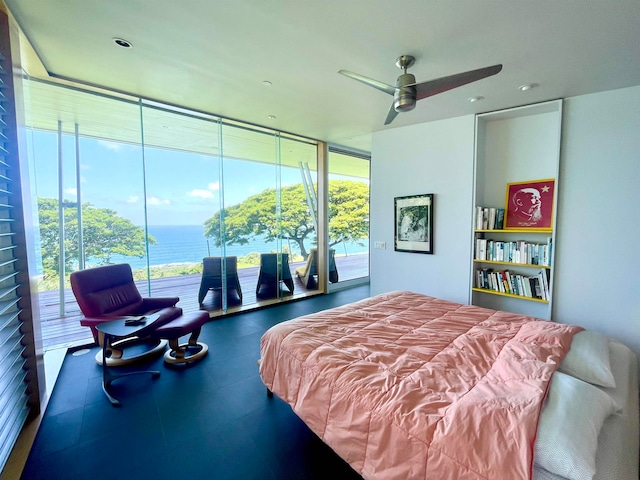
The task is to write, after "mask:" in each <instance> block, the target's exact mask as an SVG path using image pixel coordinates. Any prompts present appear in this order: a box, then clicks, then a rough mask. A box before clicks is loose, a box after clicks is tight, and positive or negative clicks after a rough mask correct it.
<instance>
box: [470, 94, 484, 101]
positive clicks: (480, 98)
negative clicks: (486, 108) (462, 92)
mask: <svg viewBox="0 0 640 480" xmlns="http://www.w3.org/2000/svg"><path fill="white" fill-rule="evenodd" d="M467 100H469V102H471V103H474V102H481V101H482V100H484V97H481V96H480V95H478V96H477V97H469V98H468V99H467Z"/></svg>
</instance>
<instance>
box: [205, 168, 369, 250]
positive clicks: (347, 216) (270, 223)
mask: <svg viewBox="0 0 640 480" xmlns="http://www.w3.org/2000/svg"><path fill="white" fill-rule="evenodd" d="M280 199H281V218H280V220H279V221H278V219H277V217H276V191H275V189H273V188H268V189H266V190H264V191H262V192H261V193H258V194H257V195H253V196H251V197H249V198H247V199H246V200H245V201H243V202H242V203H239V204H237V205H233V206H231V207H229V208H225V209H224V210H222V211H218V212H216V213H215V214H214V215H213V216H212V217H211V218H209V219H208V220H207V221H206V222H205V224H204V225H205V236H206V237H212V238H213V239H214V241H215V244H216V246H218V247H219V246H221V245H222V243H223V239H222V232H221V220H222V219H224V225H225V229H226V230H225V235H226V242H227V244H228V245H234V244H236V245H244V244H246V243H249V241H250V240H251V239H253V238H254V237H256V236H258V235H263V236H264V237H265V240H266V241H273V240H274V239H276V238H278V237H280V238H282V239H283V240H291V241H294V242H296V243H297V244H298V247H299V248H300V253H301V254H302V256H303V257H304V258H306V257H307V255H308V252H307V249H306V247H305V243H304V242H305V240H307V239H310V238H313V235H315V234H316V230H315V227H314V224H313V220H312V218H311V214H310V213H309V208H308V205H307V198H306V195H305V191H304V188H303V186H302V184H296V185H289V186H286V187H283V188H281V194H280ZM329 215H330V220H329V239H330V242H329V243H330V245H335V244H336V243H339V242H342V241H358V240H361V239H364V238H367V237H368V236H369V223H368V219H369V186H368V185H367V184H365V183H363V182H354V181H350V180H332V181H330V182H329Z"/></svg>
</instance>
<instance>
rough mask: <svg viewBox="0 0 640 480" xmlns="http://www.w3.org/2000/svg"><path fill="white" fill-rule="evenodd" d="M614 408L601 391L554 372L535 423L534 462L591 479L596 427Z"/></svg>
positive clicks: (574, 478)
mask: <svg viewBox="0 0 640 480" xmlns="http://www.w3.org/2000/svg"><path fill="white" fill-rule="evenodd" d="M617 408H618V407H617V405H616V403H615V402H614V401H613V399H612V398H611V397H610V396H609V395H607V394H606V393H605V392H603V391H602V390H600V389H598V388H596V387H594V386H593V385H589V384H588V383H586V382H583V381H582V380H578V379H577V378H574V377H571V376H569V375H565V374H563V373H560V372H555V373H554V374H553V376H552V377H551V385H550V387H549V393H548V394H547V398H546V400H545V404H544V407H543V409H542V412H541V414H540V421H539V422H538V436H537V438H536V444H535V456H534V462H535V463H537V464H538V465H539V466H541V467H542V468H544V469H545V470H548V471H549V472H551V473H555V474H556V475H560V476H561V477H566V478H569V479H572V480H583V479H589V480H591V478H592V477H593V476H594V475H595V473H596V450H597V448H598V435H599V434H600V429H601V428H602V424H603V423H604V421H605V419H606V418H607V417H608V416H609V415H611V414H612V413H614V412H615V411H616V410H617Z"/></svg>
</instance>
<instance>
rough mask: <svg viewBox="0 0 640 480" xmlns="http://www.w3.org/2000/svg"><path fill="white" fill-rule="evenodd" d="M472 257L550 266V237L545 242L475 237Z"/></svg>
mask: <svg viewBox="0 0 640 480" xmlns="http://www.w3.org/2000/svg"><path fill="white" fill-rule="evenodd" d="M474 259H476V260H480V261H482V260H487V261H491V262H506V263H518V264H526V265H541V266H545V267H550V266H551V238H549V240H548V241H547V243H546V244H545V243H530V242H526V241H524V240H518V241H511V242H509V241H502V240H493V239H487V238H477V239H476V251H475V255H474Z"/></svg>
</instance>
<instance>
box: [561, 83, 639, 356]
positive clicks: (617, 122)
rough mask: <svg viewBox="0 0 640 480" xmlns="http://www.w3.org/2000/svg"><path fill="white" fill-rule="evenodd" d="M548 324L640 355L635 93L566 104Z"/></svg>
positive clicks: (635, 90) (622, 92)
mask: <svg viewBox="0 0 640 480" xmlns="http://www.w3.org/2000/svg"><path fill="white" fill-rule="evenodd" d="M563 120H564V121H563V130H562V136H563V142H562V144H563V147H562V152H561V162H560V196H559V198H558V230H557V234H556V248H557V250H556V257H555V260H556V267H555V282H556V286H555V292H554V315H553V318H554V319H555V320H557V321H560V322H563V323H576V324H579V325H582V326H584V327H587V328H590V329H593V330H597V331H600V332H603V333H606V334H608V335H610V336H612V337H614V338H616V339H618V340H620V341H622V342H623V343H625V344H627V345H628V346H629V347H631V348H632V349H633V350H635V351H636V352H637V353H638V354H640V198H639V191H640V86H638V87H632V88H625V89H620V90H613V91H609V92H603V93H598V94H592V95H584V96H580V97H573V98H570V99H568V100H566V102H565V112H564V118H563Z"/></svg>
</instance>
